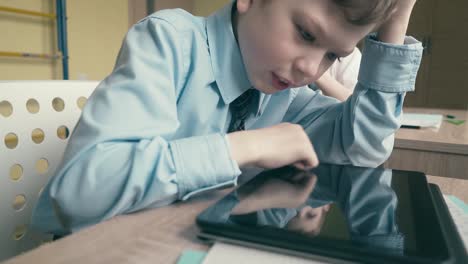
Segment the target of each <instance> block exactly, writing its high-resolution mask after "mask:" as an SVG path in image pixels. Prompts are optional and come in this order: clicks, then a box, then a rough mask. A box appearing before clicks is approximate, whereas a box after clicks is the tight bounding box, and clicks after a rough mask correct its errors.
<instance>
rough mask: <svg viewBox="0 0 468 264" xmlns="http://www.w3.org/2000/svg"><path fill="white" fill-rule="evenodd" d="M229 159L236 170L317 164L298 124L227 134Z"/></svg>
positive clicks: (305, 136)
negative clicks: (233, 162)
mask: <svg viewBox="0 0 468 264" xmlns="http://www.w3.org/2000/svg"><path fill="white" fill-rule="evenodd" d="M228 140H229V144H230V146H231V156H232V157H233V159H234V160H236V162H237V164H238V165H239V167H243V166H246V165H253V166H256V167H260V168H266V169H273V168H279V167H283V166H286V165H293V166H295V167H296V168H298V169H302V170H305V169H309V168H313V167H316V166H317V165H318V163H319V162H318V159H317V154H316V153H315V151H314V148H313V146H312V143H311V142H310V140H309V137H308V136H307V134H306V133H305V131H304V129H303V128H302V127H301V126H300V125H296V124H290V123H281V124H278V125H275V126H271V127H267V128H262V129H256V130H248V131H239V132H234V133H230V134H228Z"/></svg>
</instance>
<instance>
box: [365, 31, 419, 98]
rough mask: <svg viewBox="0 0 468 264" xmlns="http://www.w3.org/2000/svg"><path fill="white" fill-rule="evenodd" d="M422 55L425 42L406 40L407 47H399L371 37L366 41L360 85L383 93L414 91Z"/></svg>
mask: <svg viewBox="0 0 468 264" xmlns="http://www.w3.org/2000/svg"><path fill="white" fill-rule="evenodd" d="M422 52H423V47H422V44H421V42H419V41H417V40H416V39H415V38H413V37H405V42H404V44H403V45H396V44H390V43H384V42H380V41H378V40H377V39H376V38H375V34H373V35H370V36H368V37H367V38H366V40H365V46H364V52H363V54H362V60H361V67H360V70H359V77H358V80H359V83H360V84H361V85H363V86H364V87H365V88H368V89H373V90H378V91H381V92H389V93H398V92H408V91H413V90H414V85H415V82H416V76H417V73H418V69H419V65H420V63H421V58H422Z"/></svg>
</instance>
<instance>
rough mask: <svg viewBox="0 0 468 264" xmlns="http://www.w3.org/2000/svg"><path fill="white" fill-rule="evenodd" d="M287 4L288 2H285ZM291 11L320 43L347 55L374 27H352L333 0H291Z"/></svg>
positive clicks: (370, 25) (341, 9)
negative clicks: (316, 36) (315, 35)
mask: <svg viewBox="0 0 468 264" xmlns="http://www.w3.org/2000/svg"><path fill="white" fill-rule="evenodd" d="M285 2H288V1H285ZM293 2H294V3H295V4H294V5H293V7H292V8H293V9H294V10H295V12H294V14H295V16H297V19H299V20H302V21H303V22H304V23H306V25H307V26H309V27H310V28H308V29H309V30H311V31H312V32H313V33H314V34H318V35H319V36H318V37H321V38H322V41H325V42H329V43H326V44H333V45H334V46H336V48H339V49H340V51H341V52H342V53H346V54H349V53H351V52H352V51H353V49H354V47H355V45H356V44H357V43H358V42H359V41H360V40H361V39H362V38H364V37H365V36H366V35H367V34H369V33H370V32H371V30H372V28H373V26H374V25H372V24H369V25H359V26H358V25H354V24H351V23H350V22H349V21H348V20H347V18H346V17H345V13H344V10H343V8H342V7H340V6H338V5H337V4H335V2H334V1H333V0H293Z"/></svg>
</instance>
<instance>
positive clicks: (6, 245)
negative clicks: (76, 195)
mask: <svg viewBox="0 0 468 264" xmlns="http://www.w3.org/2000/svg"><path fill="white" fill-rule="evenodd" d="M97 84H98V82H96V81H0V137H1V141H0V261H2V260H5V259H7V258H9V257H12V256H15V255H17V254H19V253H21V252H24V251H27V250H29V249H32V248H34V247H36V246H38V245H40V244H41V243H43V242H45V241H48V240H50V239H51V237H50V235H45V234H40V233H37V232H35V231H33V230H30V229H29V228H28V227H29V223H30V217H31V213H32V210H33V208H34V206H35V204H36V201H37V198H38V195H39V194H40V191H41V190H42V188H43V186H44V184H45V183H46V182H47V180H48V178H49V177H50V176H51V175H52V174H53V173H54V171H55V169H56V167H57V165H58V163H59V162H60V161H61V158H62V156H63V152H64V150H65V146H66V143H67V141H68V138H69V135H70V134H71V132H72V131H73V129H74V127H75V125H76V123H77V121H78V118H79V116H80V114H81V109H82V108H83V106H84V104H85V103H86V100H87V98H88V97H89V96H90V95H91V93H92V92H93V90H94V88H95V87H96V86H97Z"/></svg>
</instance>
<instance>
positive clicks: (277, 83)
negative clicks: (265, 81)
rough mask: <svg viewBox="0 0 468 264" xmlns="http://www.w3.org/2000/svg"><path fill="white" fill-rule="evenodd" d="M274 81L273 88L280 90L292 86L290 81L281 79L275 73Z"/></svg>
mask: <svg viewBox="0 0 468 264" xmlns="http://www.w3.org/2000/svg"><path fill="white" fill-rule="evenodd" d="M272 79H273V80H272V83H273V86H274V87H275V88H276V89H278V90H285V89H287V88H289V87H290V86H291V82H290V81H289V80H287V79H284V78H281V77H280V76H278V75H276V73H274V72H273V73H272Z"/></svg>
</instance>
